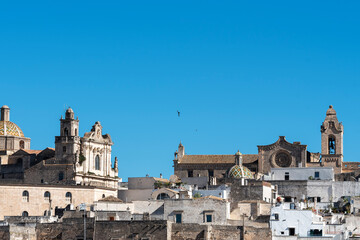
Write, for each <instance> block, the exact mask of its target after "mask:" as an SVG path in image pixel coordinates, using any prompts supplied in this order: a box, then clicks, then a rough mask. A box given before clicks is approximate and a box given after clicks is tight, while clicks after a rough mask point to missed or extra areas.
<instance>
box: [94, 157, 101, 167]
mask: <svg viewBox="0 0 360 240" xmlns="http://www.w3.org/2000/svg"><path fill="white" fill-rule="evenodd" d="M95 170H100V157H99V155H96V157H95Z"/></svg>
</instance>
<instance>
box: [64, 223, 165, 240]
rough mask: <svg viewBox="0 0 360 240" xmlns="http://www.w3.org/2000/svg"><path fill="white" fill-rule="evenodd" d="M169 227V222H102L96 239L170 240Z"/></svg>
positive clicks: (97, 224) (98, 227) (98, 225)
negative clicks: (143, 239)
mask: <svg viewBox="0 0 360 240" xmlns="http://www.w3.org/2000/svg"><path fill="white" fill-rule="evenodd" d="M167 226H168V225H167V221H121V222H120V221H100V222H96V226H95V234H94V235H95V236H94V239H96V240H111V239H123V240H128V239H129V240H131V239H142V238H147V239H149V240H170V238H169V236H168V228H167ZM64 239H66V238H64Z"/></svg>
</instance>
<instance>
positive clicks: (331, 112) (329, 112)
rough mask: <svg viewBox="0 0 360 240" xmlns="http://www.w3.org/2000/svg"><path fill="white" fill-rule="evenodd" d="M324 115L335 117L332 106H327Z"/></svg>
mask: <svg viewBox="0 0 360 240" xmlns="http://www.w3.org/2000/svg"><path fill="white" fill-rule="evenodd" d="M326 115H336V111H335V109H334V108H333V106H332V105H330V106H329V109H328V110H327V111H326Z"/></svg>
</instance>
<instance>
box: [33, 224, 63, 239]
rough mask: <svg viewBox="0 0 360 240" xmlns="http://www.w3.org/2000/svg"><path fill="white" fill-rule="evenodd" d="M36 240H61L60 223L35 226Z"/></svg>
mask: <svg viewBox="0 0 360 240" xmlns="http://www.w3.org/2000/svg"><path fill="white" fill-rule="evenodd" d="M36 237H37V240H62V224H61V223H43V224H37V225H36Z"/></svg>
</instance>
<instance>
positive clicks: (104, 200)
mask: <svg viewBox="0 0 360 240" xmlns="http://www.w3.org/2000/svg"><path fill="white" fill-rule="evenodd" d="M99 202H123V201H121V199H119V198H117V197H114V196H111V195H110V196H108V197H105V198H102V199H100V200H99Z"/></svg>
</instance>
